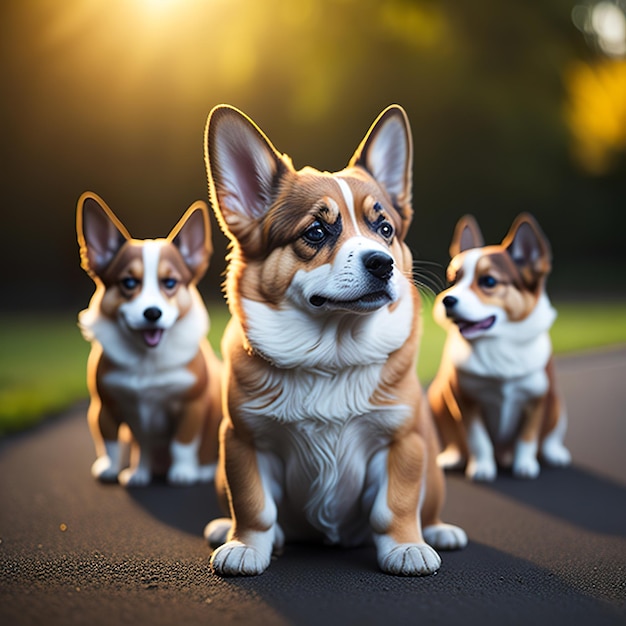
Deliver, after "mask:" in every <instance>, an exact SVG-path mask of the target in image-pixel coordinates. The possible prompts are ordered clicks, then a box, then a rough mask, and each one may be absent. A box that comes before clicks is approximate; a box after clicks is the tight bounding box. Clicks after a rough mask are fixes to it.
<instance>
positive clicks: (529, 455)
mask: <svg viewBox="0 0 626 626" xmlns="http://www.w3.org/2000/svg"><path fill="white" fill-rule="evenodd" d="M545 410H546V397H545V396H544V397H541V398H537V399H535V400H531V401H530V402H529V403H528V404H527V405H526V407H525V408H524V420H523V422H522V430H521V432H520V435H519V437H518V439H517V441H516V442H515V449H514V451H513V475H514V476H517V477H518V478H537V476H539V469H540V468H539V461H538V459H537V452H538V448H539V434H540V431H541V424H542V421H543V417H544V414H545Z"/></svg>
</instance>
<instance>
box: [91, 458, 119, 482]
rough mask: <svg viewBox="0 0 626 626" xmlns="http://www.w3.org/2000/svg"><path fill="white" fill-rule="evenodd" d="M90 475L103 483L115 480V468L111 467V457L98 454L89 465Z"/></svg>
mask: <svg viewBox="0 0 626 626" xmlns="http://www.w3.org/2000/svg"><path fill="white" fill-rule="evenodd" d="M91 475H92V476H93V477H94V478H96V479H97V480H100V481H102V482H103V483H114V482H116V481H117V468H115V467H113V462H112V461H111V457H109V456H108V455H104V456H99V457H98V458H97V459H96V460H95V461H94V462H93V465H92V466H91Z"/></svg>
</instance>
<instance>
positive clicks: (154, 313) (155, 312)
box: [143, 306, 163, 322]
mask: <svg viewBox="0 0 626 626" xmlns="http://www.w3.org/2000/svg"><path fill="white" fill-rule="evenodd" d="M161 315H163V314H162V313H161V309H159V308H157V307H155V306H149V307H148V308H147V309H146V310H145V311H144V312H143V316H144V317H145V318H146V319H147V320H148V321H149V322H156V321H157V320H158V319H159V317H161Z"/></svg>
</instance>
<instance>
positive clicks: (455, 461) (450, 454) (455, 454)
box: [437, 446, 465, 469]
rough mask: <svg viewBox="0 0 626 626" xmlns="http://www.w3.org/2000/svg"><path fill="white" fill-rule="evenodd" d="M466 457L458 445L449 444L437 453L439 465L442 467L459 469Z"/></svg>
mask: <svg viewBox="0 0 626 626" xmlns="http://www.w3.org/2000/svg"><path fill="white" fill-rule="evenodd" d="M464 462H465V459H464V458H463V455H462V454H461V451H460V450H459V449H458V448H457V447H456V446H448V447H447V448H446V449H445V450H444V451H443V452H440V453H439V454H438V455H437V465H439V467H440V468H441V469H458V468H460V467H462V466H463V463H464Z"/></svg>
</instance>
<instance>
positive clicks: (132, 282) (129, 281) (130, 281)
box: [121, 276, 139, 291]
mask: <svg viewBox="0 0 626 626" xmlns="http://www.w3.org/2000/svg"><path fill="white" fill-rule="evenodd" d="M121 284H122V287H124V289H126V291H133V290H134V289H137V287H138V286H139V281H138V280H137V279H136V278H133V277H132V276H127V277H126V278H122V280H121Z"/></svg>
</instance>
